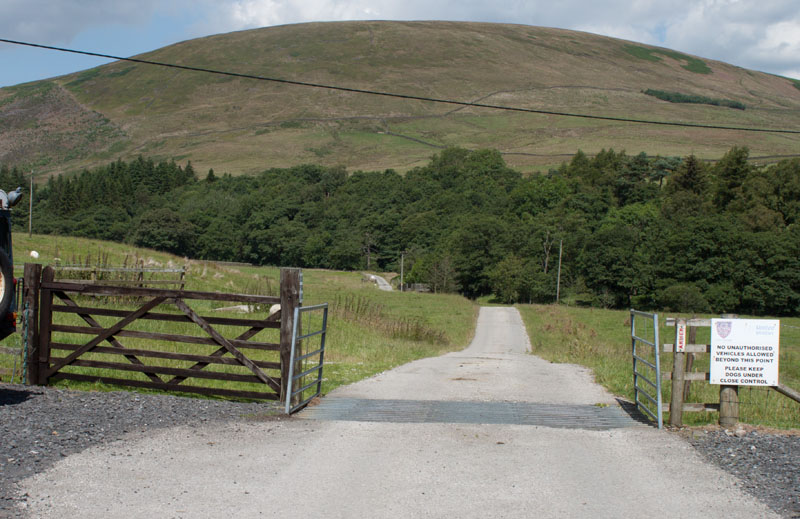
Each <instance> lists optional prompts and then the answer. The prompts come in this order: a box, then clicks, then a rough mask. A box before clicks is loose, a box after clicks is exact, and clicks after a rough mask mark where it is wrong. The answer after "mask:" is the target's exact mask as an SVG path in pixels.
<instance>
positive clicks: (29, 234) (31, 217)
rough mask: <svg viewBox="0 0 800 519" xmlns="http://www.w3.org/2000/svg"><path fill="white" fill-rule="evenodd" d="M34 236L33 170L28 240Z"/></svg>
mask: <svg viewBox="0 0 800 519" xmlns="http://www.w3.org/2000/svg"><path fill="white" fill-rule="evenodd" d="M31 236H33V170H31V192H30V194H29V195H28V238H30V237H31Z"/></svg>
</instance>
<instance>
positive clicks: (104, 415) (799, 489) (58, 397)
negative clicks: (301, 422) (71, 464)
mask: <svg viewBox="0 0 800 519" xmlns="http://www.w3.org/2000/svg"><path fill="white" fill-rule="evenodd" d="M277 410H278V409H277V406H276V405H274V404H258V403H236V402H225V401H215V400H201V399H197V398H183V397H175V396H169V395H155V394H142V393H128V392H107V393H96V392H83V391H70V390H63V389H55V388H43V387H36V386H33V387H32V386H21V385H11V384H0V434H2V438H3V440H2V442H0V473H1V474H2V478H0V517H8V518H25V517H26V514H25V512H24V509H25V498H26V496H24V495H19V494H18V492H17V489H16V483H17V482H19V481H20V480H22V479H24V478H26V477H29V476H31V475H33V474H35V473H39V472H42V471H44V470H46V469H47V468H49V467H51V466H52V465H53V464H54V463H56V462H57V461H59V460H60V459H62V458H63V457H65V456H68V455H70V454H73V453H76V452H79V451H81V450H83V449H85V448H87V447H91V446H94V445H99V444H102V443H107V442H112V441H115V440H119V439H122V438H131V437H136V436H139V435H142V434H147V433H148V432H152V431H153V430H154V429H160V428H166V427H174V426H180V425H190V426H191V425H204V424H208V423H212V422H226V421H227V422H232V421H242V420H248V421H250V420H264V419H271V420H286V418H284V417H281V416H274V415H272V413H274V412H276V411H277ZM54 432H55V433H57V434H54ZM686 436H688V437H687V441H688V442H689V443H690V444H691V445H693V446H694V448H695V449H696V450H697V451H699V452H700V453H701V454H702V455H703V456H704V457H705V458H706V459H708V460H709V461H711V462H713V463H714V464H715V465H717V466H719V467H720V468H722V469H724V470H726V471H727V472H728V473H730V474H732V475H734V476H736V477H737V478H738V479H739V480H740V481H741V487H742V488H744V489H745V490H747V491H748V492H749V493H750V494H751V495H753V496H755V497H757V498H758V499H760V500H761V501H763V502H764V503H765V504H767V505H768V506H769V507H770V508H772V509H773V510H774V511H776V512H778V513H779V514H781V516H783V517H786V518H800V435H792V434H783V433H764V432H758V431H755V430H751V431H749V432H747V433H746V434H742V433H741V431H740V433H739V434H738V435H737V434H734V433H732V432H730V431H723V430H710V431H698V430H695V431H692V432H691V433H689V434H688V435H686Z"/></svg>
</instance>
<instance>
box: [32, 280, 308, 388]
mask: <svg viewBox="0 0 800 519" xmlns="http://www.w3.org/2000/svg"><path fill="white" fill-rule="evenodd" d="M300 290H301V287H300V272H299V270H296V269H282V270H281V282H280V296H279V297H276V296H261V295H248V294H227V293H216V292H197V291H190V290H169V289H157V288H143V287H131V286H109V285H100V284H95V283H91V282H85V281H78V282H72V281H56V280H54V273H53V269H52V268H51V267H45V268H44V269H43V268H42V266H41V265H38V264H26V265H25V275H24V291H23V305H24V309H25V311H27V314H26V315H27V316H28V317H27V318H28V326H27V330H26V331H27V336H26V337H25V338H24V339H25V341H27V344H28V373H27V375H28V381H29V383H32V384H41V385H46V384H48V383H49V382H51V381H56V380H76V381H88V382H103V383H107V384H114V385H121V386H133V387H138V388H151V389H158V390H168V391H179V392H188V393H199V394H204V395H219V396H225V397H236V398H250V399H265V400H279V399H283V398H284V397H285V395H286V384H287V379H288V377H287V373H288V368H289V365H290V357H291V349H292V344H291V342H292V329H293V324H294V323H293V319H294V315H295V312H294V309H295V308H296V307H298V306H299V305H300ZM222 302H226V303H231V302H233V303H243V304H244V305H247V307H249V308H253V309H257V310H258V311H257V312H254V313H253V314H249V315H254V317H251V316H249V315H248V316H247V317H240V316H235V317H230V316H226V315H225V314H222V315H220V312H218V311H216V309H214V308H213V305H219V304H220V303H222ZM275 304H280V311H278V312H277V313H273V314H272V315H269V316H267V315H268V313H269V312H268V311H269V307H270V306H271V305H275ZM209 312H214V313H215V314H216V315H211V316H209V315H207V314H208V313H209ZM201 314H202V315H201ZM228 315H230V314H228Z"/></svg>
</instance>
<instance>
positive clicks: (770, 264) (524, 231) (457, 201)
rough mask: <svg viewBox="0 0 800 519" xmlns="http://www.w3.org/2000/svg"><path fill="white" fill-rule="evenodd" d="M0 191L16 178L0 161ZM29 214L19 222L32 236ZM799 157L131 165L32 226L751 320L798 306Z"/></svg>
mask: <svg viewBox="0 0 800 519" xmlns="http://www.w3.org/2000/svg"><path fill="white" fill-rule="evenodd" d="M0 183H2V186H3V187H4V188H5V189H12V188H14V187H16V186H17V185H23V186H24V185H25V182H24V179H23V178H22V176H21V174H20V173H19V172H18V171H17V170H15V169H13V168H12V169H9V168H8V167H3V168H2V169H0ZM26 205H27V204H25V203H23V204H20V206H18V208H15V226H16V228H17V229H20V230H21V229H24V228H26V226H27V207H26ZM798 218H800V160H798V159H792V160H784V161H782V162H780V163H778V164H775V165H770V166H765V167H756V166H753V165H751V164H750V163H749V162H748V150H747V149H746V148H739V147H736V148H733V149H731V150H730V151H729V152H728V153H727V154H726V155H725V156H724V157H722V158H721V159H720V160H719V161H717V162H716V163H714V164H713V165H710V164H707V163H705V162H702V161H699V160H698V159H696V158H695V157H693V156H689V157H686V158H676V157H671V158H662V157H648V156H646V155H645V154H639V155H627V154H625V153H624V152H622V153H618V152H614V151H613V150H609V151H603V152H601V153H599V154H598V155H597V156H596V157H593V158H589V157H587V156H586V155H585V154H584V153H582V152H578V153H577V154H576V155H575V156H574V157H573V158H572V160H571V161H570V162H568V163H564V164H562V166H561V167H560V168H558V169H556V170H551V171H550V172H549V173H548V174H542V175H533V176H523V175H522V174H520V173H518V172H517V171H514V170H512V169H510V168H509V167H507V166H506V164H505V163H504V161H503V159H502V157H501V156H500V154H499V153H498V152H496V151H492V150H481V151H467V150H463V149H457V148H454V149H448V150H445V151H442V152H441V153H440V154H438V155H436V156H434V157H433V158H432V159H431V161H430V163H429V164H428V165H426V166H424V167H420V168H416V169H414V170H412V171H409V172H408V173H407V174H405V175H400V174H398V173H396V172H394V171H392V170H387V171H383V172H360V171H359V172H355V173H352V174H348V172H346V171H345V170H344V169H343V168H327V167H321V166H308V165H307V166H298V167H294V168H289V169H270V170H267V171H264V172H263V173H261V174H259V175H256V176H242V177H232V176H230V175H216V174H215V173H214V172H213V170H212V171H209V172H208V173H207V174H201V175H196V173H195V172H194V171H193V169H192V166H191V164H189V165H187V166H186V167H181V166H179V165H177V164H175V163H172V162H169V163H159V164H155V163H154V162H153V161H150V160H147V159H144V158H140V159H138V160H135V161H132V162H129V163H125V162H115V163H112V164H109V165H108V166H106V167H103V168H99V169H96V170H93V171H84V172H82V173H80V174H78V175H74V176H60V177H54V178H51V179H50V180H49V181H48V183H47V184H46V185H45V186H40V187H38V188H37V192H36V196H35V202H34V232H38V233H51V234H60V235H74V236H86V237H94V238H102V239H108V240H117V241H127V242H129V243H132V244H134V245H138V246H144V247H151V248H155V249H160V250H164V251H169V252H173V253H176V254H180V255H185V256H188V257H191V258H206V259H216V260H233V261H245V262H250V263H255V264H270V265H282V266H298V267H321V268H331V269H346V270H349V269H371V270H394V271H399V268H400V265H399V262H400V257H401V252H403V253H404V258H405V262H404V266H405V272H406V280H407V281H409V282H420V283H428V284H430V286H431V287H432V289H434V290H436V291H459V292H461V293H462V294H464V295H466V296H468V297H472V298H475V297H479V296H484V295H488V294H494V296H495V298H496V299H498V300H499V301H502V302H507V303H510V302H529V301H531V302H552V301H554V300H555V296H556V277H557V271H558V263H559V246H560V243H561V242H562V240H563V256H562V262H561V263H562V265H561V296H562V300H565V301H567V302H571V303H575V304H586V305H589V304H592V305H597V306H603V307H628V306H634V307H636V308H642V309H646V308H660V309H663V310H672V311H713V312H736V313H743V314H756V315H764V314H769V315H797V314H798V313H800V223H798Z"/></svg>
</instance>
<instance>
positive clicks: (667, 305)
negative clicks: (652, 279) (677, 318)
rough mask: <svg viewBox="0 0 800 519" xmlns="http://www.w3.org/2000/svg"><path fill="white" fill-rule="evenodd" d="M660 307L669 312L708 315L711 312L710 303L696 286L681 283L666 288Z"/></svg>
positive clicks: (663, 291) (660, 296) (659, 300)
mask: <svg viewBox="0 0 800 519" xmlns="http://www.w3.org/2000/svg"><path fill="white" fill-rule="evenodd" d="M658 302H659V306H661V308H663V309H664V310H665V311H667V312H683V313H687V312H697V313H706V312H709V311H710V310H711V308H710V306H709V304H708V301H707V300H706V298H705V297H704V296H703V293H702V292H700V289H699V288H697V287H696V286H695V285H691V284H688V283H679V284H677V285H672V286H671V287H669V288H665V289H664V290H662V291H661V293H660V294H659V297H658Z"/></svg>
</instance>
